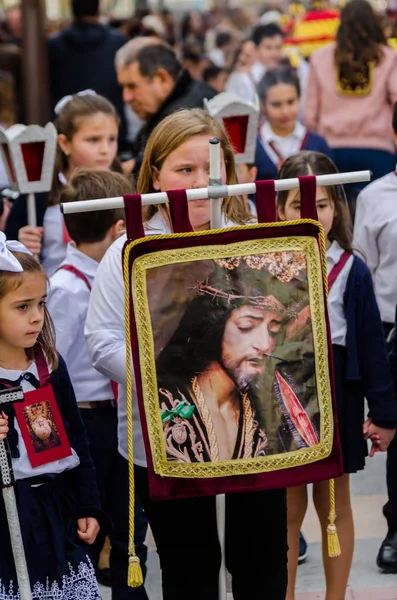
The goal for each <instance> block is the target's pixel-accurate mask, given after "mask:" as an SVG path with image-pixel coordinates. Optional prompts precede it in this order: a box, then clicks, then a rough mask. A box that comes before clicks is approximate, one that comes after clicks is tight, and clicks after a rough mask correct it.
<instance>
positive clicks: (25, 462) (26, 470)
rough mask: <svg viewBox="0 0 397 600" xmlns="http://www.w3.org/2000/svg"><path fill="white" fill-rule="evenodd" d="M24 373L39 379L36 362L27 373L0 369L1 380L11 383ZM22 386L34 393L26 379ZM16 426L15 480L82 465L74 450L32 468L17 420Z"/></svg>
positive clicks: (26, 390)
mask: <svg viewBox="0 0 397 600" xmlns="http://www.w3.org/2000/svg"><path fill="white" fill-rule="evenodd" d="M23 373H32V375H34V376H35V377H36V378H37V379H38V378H39V375H38V372H37V367H36V363H35V362H32V364H31V365H30V367H29V368H28V369H26V370H25V371H19V370H10V369H3V368H1V367H0V379H10V380H11V381H15V380H17V379H18V378H19V377H20V376H21V375H22V374H23ZM20 385H21V386H22V389H23V391H24V392H25V393H27V392H31V391H34V389H35V388H34V386H33V385H32V384H31V383H30V382H29V381H27V380H26V379H22V381H21V384H20ZM14 424H15V429H16V431H17V433H18V450H19V458H13V459H12V468H13V470H14V476H15V479H26V478H28V477H37V476H38V475H47V474H49V473H53V474H59V473H63V472H64V471H70V470H71V469H74V468H75V467H77V465H78V464H79V463H80V459H79V457H78V455H77V454H76V452H75V451H74V450H73V448H72V455H71V456H67V457H66V458H61V459H60V460H55V461H53V462H50V463H47V464H46V465H42V466H40V467H32V465H31V464H30V460H29V457H28V453H27V450H26V446H25V442H24V441H23V437H22V434H21V429H20V427H19V425H18V421H17V419H16V418H15V420H14Z"/></svg>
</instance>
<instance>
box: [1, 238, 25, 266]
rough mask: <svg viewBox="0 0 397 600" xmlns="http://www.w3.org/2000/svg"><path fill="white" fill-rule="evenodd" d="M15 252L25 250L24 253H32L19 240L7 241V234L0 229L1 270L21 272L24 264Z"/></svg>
mask: <svg viewBox="0 0 397 600" xmlns="http://www.w3.org/2000/svg"><path fill="white" fill-rule="evenodd" d="M13 252H23V253H24V254H30V255H31V256H32V253H31V252H30V250H28V249H27V248H26V247H25V246H24V245H23V244H21V242H18V241H17V240H9V241H7V238H6V236H5V235H4V233H3V232H2V231H0V271H12V272H13V273H21V272H22V271H23V268H22V265H21V263H20V262H19V260H17V259H16V258H15V256H14V255H13V254H12V253H13Z"/></svg>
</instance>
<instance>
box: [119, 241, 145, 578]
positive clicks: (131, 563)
mask: <svg viewBox="0 0 397 600" xmlns="http://www.w3.org/2000/svg"><path fill="white" fill-rule="evenodd" d="M129 252H130V248H127V250H126V253H125V257H124V265H123V273H124V283H125V328H126V359H127V363H126V378H127V385H126V388H127V430H128V479H129V519H128V526H129V538H130V539H129V546H128V586H129V587H132V588H136V587H140V586H141V585H143V575H142V568H141V563H140V560H139V558H138V556H137V555H136V553H135V544H134V538H135V520H134V517H135V479H134V445H133V438H132V366H131V345H130V344H131V339H130V311H129V305H130V296H129V294H130V291H129V290H130V288H131V285H130V282H129V268H128V266H129V260H128V256H129Z"/></svg>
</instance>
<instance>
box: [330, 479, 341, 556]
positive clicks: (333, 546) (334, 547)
mask: <svg viewBox="0 0 397 600" xmlns="http://www.w3.org/2000/svg"><path fill="white" fill-rule="evenodd" d="M335 519H336V512H335V481H334V479H330V480H329V515H328V521H329V525H328V527H327V538H328V556H329V557H330V558H334V557H336V556H340V555H341V554H342V552H341V549H340V544H339V537H338V531H337V529H336V525H335Z"/></svg>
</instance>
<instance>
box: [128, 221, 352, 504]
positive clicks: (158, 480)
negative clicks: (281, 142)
mask: <svg viewBox="0 0 397 600" xmlns="http://www.w3.org/2000/svg"><path fill="white" fill-rule="evenodd" d="M324 257H325V242H324V237H323V232H322V229H321V227H320V226H319V225H318V224H317V223H316V222H314V221H312V220H310V219H305V220H301V221H297V222H294V223H273V224H269V225H252V226H245V227H237V228H231V229H227V230H219V231H206V232H200V233H187V234H185V235H182V234H178V236H176V235H162V236H148V237H147V238H144V239H138V240H136V241H131V242H128V243H127V244H126V247H125V249H124V273H125V276H126V287H127V294H128V301H127V306H129V309H130V310H129V313H128V319H127V323H128V321H129V320H130V328H129V333H130V334H131V347H132V357H133V364H134V371H135V381H136V388H137V392H138V401H139V404H140V411H141V415H142V417H143V418H142V421H143V423H142V425H143V434H144V438H145V444H146V454H147V457H148V465H149V473H150V485H151V494H152V496H153V497H156V498H165V497H177V496H184V495H200V494H206V493H208V494H209V493H221V492H225V491H238V490H239V489H247V486H249V488H250V489H266V488H270V487H282V486H286V485H294V484H298V483H299V484H301V483H307V482H309V481H315V480H319V479H327V478H331V477H334V476H336V475H339V474H340V473H341V471H342V467H341V457H340V449H339V446H338V442H337V441H336V436H335V426H334V419H333V400H332V358H331V353H330V346H329V334H328V322H327V311H326V290H327V283H326V268H325V262H324ZM235 476H237V477H235ZM192 480H194V482H193V481H192ZM200 480H201V483H200Z"/></svg>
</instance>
